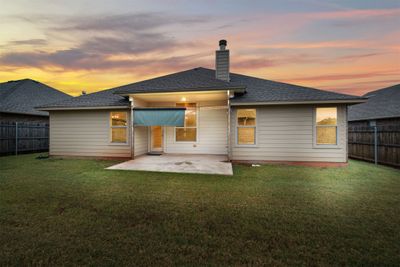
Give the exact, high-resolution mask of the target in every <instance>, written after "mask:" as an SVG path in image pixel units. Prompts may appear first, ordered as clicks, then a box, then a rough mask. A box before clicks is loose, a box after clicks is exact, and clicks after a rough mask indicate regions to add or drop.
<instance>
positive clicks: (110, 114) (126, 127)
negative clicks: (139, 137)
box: [108, 111, 129, 146]
mask: <svg viewBox="0 0 400 267" xmlns="http://www.w3.org/2000/svg"><path fill="white" fill-rule="evenodd" d="M113 113H125V114H126V126H121V125H119V126H113V125H112V117H111V116H112V114H113ZM108 128H109V131H108V132H109V144H110V145H114V146H124V145H128V144H129V114H128V112H127V111H110V112H109V116H108ZM116 128H125V129H126V141H125V142H113V140H112V138H113V137H112V130H113V129H116Z"/></svg>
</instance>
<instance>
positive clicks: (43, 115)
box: [0, 110, 49, 117]
mask: <svg viewBox="0 0 400 267" xmlns="http://www.w3.org/2000/svg"><path fill="white" fill-rule="evenodd" d="M0 113H7V114H18V115H30V116H41V117H48V116H49V115H46V114H37V113H33V112H15V111H4V110H0Z"/></svg>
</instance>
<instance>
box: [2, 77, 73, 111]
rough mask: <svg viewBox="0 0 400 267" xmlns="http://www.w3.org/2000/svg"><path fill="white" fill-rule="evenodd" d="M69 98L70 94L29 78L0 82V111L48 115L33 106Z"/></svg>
mask: <svg viewBox="0 0 400 267" xmlns="http://www.w3.org/2000/svg"><path fill="white" fill-rule="evenodd" d="M70 98H72V96H70V95H67V94H65V93H63V92H60V91H58V90H56V89H54V88H52V87H50V86H47V85H45V84H43V83H40V82H37V81H34V80H31V79H23V80H17V81H9V82H4V83H0V112H6V113H19V114H28V115H39V116H48V115H49V114H48V112H44V111H39V110H36V109H35V107H36V106H38V105H45V104H49V103H51V102H58V101H60V100H64V99H70Z"/></svg>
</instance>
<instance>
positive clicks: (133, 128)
mask: <svg viewBox="0 0 400 267" xmlns="http://www.w3.org/2000/svg"><path fill="white" fill-rule="evenodd" d="M129 102H130V103H131V116H130V117H131V118H130V123H131V124H132V127H131V158H132V159H134V158H135V126H134V117H133V108H134V107H135V101H134V99H133V97H132V96H130V97H129Z"/></svg>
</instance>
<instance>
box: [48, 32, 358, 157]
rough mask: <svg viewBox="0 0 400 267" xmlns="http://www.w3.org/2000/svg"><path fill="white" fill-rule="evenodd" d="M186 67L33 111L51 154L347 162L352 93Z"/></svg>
mask: <svg viewBox="0 0 400 267" xmlns="http://www.w3.org/2000/svg"><path fill="white" fill-rule="evenodd" d="M226 45H227V43H226V41H225V40H221V41H220V42H219V50H217V51H216V70H212V69H206V68H194V69H190V70H186V71H182V72H177V73H173V74H169V75H166V76H162V77H157V78H154V79H149V80H145V81H141V82H136V83H132V84H128V85H124V86H120V87H117V88H113V89H109V90H104V91H100V92H96V93H92V94H87V95H82V96H79V97H76V98H73V99H67V100H65V101H61V102H57V103H54V104H50V105H46V106H42V107H40V109H41V110H44V111H48V112H49V113H50V155H54V156H90V157H124V158H136V157H138V156H141V155H144V154H146V153H179V154H208V155H210V154H213V155H226V156H227V157H228V158H229V160H231V161H244V162H266V161H284V162H335V163H344V162H347V115H346V114H347V106H348V105H350V104H356V103H361V102H364V101H365V99H364V98H361V97H357V96H351V95H345V94H339V93H334V92H328V91H322V90H318V89H313V88H308V87H303V86H297V85H292V84H287V83H281V82H275V81H270V80H265V79H261V78H255V77H250V76H246V75H241V74H235V73H231V72H230V71H229V63H230V58H229V50H228V49H226Z"/></svg>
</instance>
